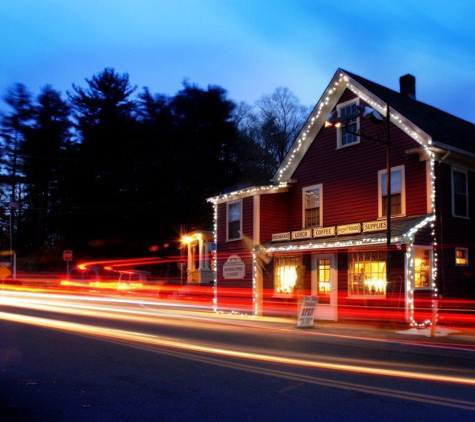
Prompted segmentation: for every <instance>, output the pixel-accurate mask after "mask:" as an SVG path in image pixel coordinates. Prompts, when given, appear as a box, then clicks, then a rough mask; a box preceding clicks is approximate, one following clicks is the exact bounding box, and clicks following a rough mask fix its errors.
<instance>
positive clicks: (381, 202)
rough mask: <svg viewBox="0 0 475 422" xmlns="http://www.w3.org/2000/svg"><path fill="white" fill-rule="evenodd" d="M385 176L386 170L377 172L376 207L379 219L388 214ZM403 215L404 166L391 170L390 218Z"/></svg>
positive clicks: (404, 210)
mask: <svg viewBox="0 0 475 422" xmlns="http://www.w3.org/2000/svg"><path fill="white" fill-rule="evenodd" d="M386 175H387V171H386V170H381V171H379V172H378V190H379V199H378V207H379V216H380V217H385V216H387V213H388V189H387V181H386ZM405 214H406V195H405V177H404V166H398V167H393V168H392V169H391V216H394V215H405Z"/></svg>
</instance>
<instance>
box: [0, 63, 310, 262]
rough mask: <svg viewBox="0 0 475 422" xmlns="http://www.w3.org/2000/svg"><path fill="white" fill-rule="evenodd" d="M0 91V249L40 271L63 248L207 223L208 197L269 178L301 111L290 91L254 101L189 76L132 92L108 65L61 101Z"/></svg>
mask: <svg viewBox="0 0 475 422" xmlns="http://www.w3.org/2000/svg"><path fill="white" fill-rule="evenodd" d="M3 100H4V102H5V103H6V106H7V108H8V109H7V111H6V112H5V113H3V115H2V116H1V121H0V131H1V132H0V135H1V140H2V144H1V164H2V170H1V172H0V177H1V184H2V185H1V191H0V195H1V196H0V200H1V201H2V204H3V207H2V208H1V211H0V212H1V215H0V229H1V231H0V234H1V238H0V241H1V246H0V247H1V249H2V250H4V251H8V250H10V248H11V247H13V249H14V250H16V251H17V254H18V255H19V256H20V257H25V259H28V260H29V261H30V264H31V263H32V262H33V263H34V267H35V268H38V269H53V268H54V267H55V266H58V265H62V264H63V263H62V262H61V253H62V251H63V250H64V249H72V250H74V253H75V258H76V259H97V258H101V259H102V258H122V257H129V256H146V255H147V254H148V253H149V251H150V250H154V251H158V253H160V251H161V250H162V249H163V246H164V245H167V244H171V243H172V242H173V240H174V239H178V237H179V232H180V230H185V231H186V230H191V229H194V228H211V227H212V210H211V206H210V205H209V204H208V203H207V202H206V198H208V197H211V196H214V195H218V194H220V193H223V192H225V191H226V190H234V189H237V188H239V187H245V186H252V185H260V184H268V183H269V181H270V179H271V178H272V176H273V174H274V172H275V171H276V169H277V168H278V166H279V165H280V162H281V161H282V159H283V158H284V157H285V154H286V152H287V150H288V148H289V146H290V145H291V143H292V142H293V139H294V137H295V135H296V133H298V131H299V130H300V128H301V126H302V124H303V123H304V120H305V118H306V117H307V114H308V108H307V107H304V106H301V105H300V104H299V101H298V99H297V98H296V97H295V95H294V94H293V93H292V92H291V91H289V90H288V89H287V88H277V89H276V91H275V92H274V93H273V94H269V95H263V96H262V97H261V98H260V99H259V100H258V101H257V102H256V104H254V105H252V106H251V105H249V104H246V103H240V104H236V103H235V102H234V101H232V100H230V99H229V98H228V97H227V92H226V90H225V89H223V88H222V87H219V86H214V85H209V86H208V87H207V88H206V89H202V88H200V87H198V86H196V85H194V84H191V83H189V82H188V81H185V82H183V88H182V89H181V90H180V91H179V92H177V93H176V94H175V95H174V96H167V95H162V94H153V93H151V92H150V91H149V89H148V88H142V90H141V91H139V90H138V89H137V87H136V86H134V85H132V84H131V82H130V80H129V75H128V74H126V73H124V74H119V73H117V72H116V71H115V70H114V69H112V68H106V69H104V70H103V71H102V72H99V73H97V74H95V75H93V76H92V78H90V79H86V80H85V86H84V87H81V86H76V85H74V84H73V85H72V89H71V91H68V92H67V93H66V97H65V98H63V97H62V95H61V93H60V92H58V91H56V90H54V89H53V87H51V86H50V85H46V86H44V87H43V88H42V89H41V91H40V93H39V95H37V96H36V97H35V96H33V95H32V94H31V92H29V90H28V89H27V87H26V86H25V85H23V84H20V83H18V84H15V85H14V86H13V87H12V88H11V89H10V90H9V91H8V92H7V93H6V95H5V96H4V98H3ZM151 247H153V248H152V249H150V248H151ZM30 266H31V265H30Z"/></svg>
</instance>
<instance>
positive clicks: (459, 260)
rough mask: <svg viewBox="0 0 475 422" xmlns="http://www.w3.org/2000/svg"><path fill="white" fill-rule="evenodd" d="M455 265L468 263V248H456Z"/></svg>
mask: <svg viewBox="0 0 475 422" xmlns="http://www.w3.org/2000/svg"><path fill="white" fill-rule="evenodd" d="M455 265H468V249H467V248H455Z"/></svg>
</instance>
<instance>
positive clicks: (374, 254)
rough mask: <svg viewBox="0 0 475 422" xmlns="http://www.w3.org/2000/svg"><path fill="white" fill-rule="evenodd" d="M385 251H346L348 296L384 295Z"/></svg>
mask: <svg viewBox="0 0 475 422" xmlns="http://www.w3.org/2000/svg"><path fill="white" fill-rule="evenodd" d="M386 285H387V283H386V252H385V251H358V252H349V253H348V296H365V297H375V296H385V295H386Z"/></svg>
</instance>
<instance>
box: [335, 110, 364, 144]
mask: <svg viewBox="0 0 475 422" xmlns="http://www.w3.org/2000/svg"><path fill="white" fill-rule="evenodd" d="M356 105H357V102H356V101H351V102H346V103H341V104H338V106H337V111H338V116H339V117H345V116H348V115H350V114H353V113H356V112H357V111H358V110H357V109H356ZM346 128H348V130H347V129H346ZM358 129H359V118H355V119H351V120H350V121H349V122H348V125H347V126H345V125H344V126H342V127H341V128H340V129H339V130H338V131H337V133H338V135H337V137H338V138H337V142H338V148H343V147H347V146H349V145H354V144H357V143H359V142H360V138H359V136H357V135H355V134H354V133H348V132H357V131H358Z"/></svg>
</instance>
